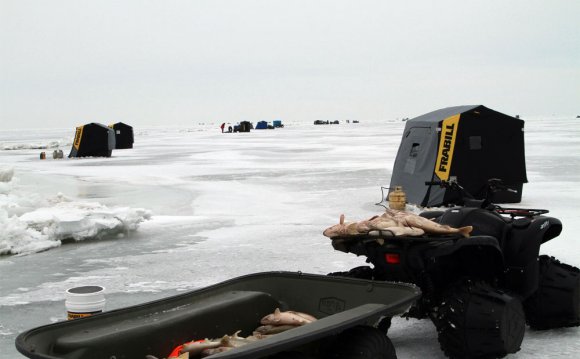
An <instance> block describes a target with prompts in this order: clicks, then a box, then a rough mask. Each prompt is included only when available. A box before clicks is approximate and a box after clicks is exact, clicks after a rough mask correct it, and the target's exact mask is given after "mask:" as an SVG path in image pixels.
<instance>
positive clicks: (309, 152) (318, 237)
mask: <svg viewBox="0 0 580 359" xmlns="http://www.w3.org/2000/svg"><path fill="white" fill-rule="evenodd" d="M404 125H405V123H404V122H401V121H391V122H365V121H361V123H359V124H352V123H351V124H344V123H343V124H340V125H328V126H314V125H312V124H310V123H308V124H306V123H291V122H285V127H284V128H282V129H275V130H254V131H252V132H250V133H235V134H221V133H220V130H219V127H218V126H219V123H216V124H196V125H192V126H191V127H190V128H146V129H138V128H137V129H135V140H136V142H135V148H134V149H131V150H114V151H113V156H112V157H111V158H75V159H67V158H65V159H61V160H55V159H52V158H51V156H47V159H46V160H39V152H40V151H41V150H40V149H37V148H36V146H37V145H39V144H40V145H48V144H50V143H52V142H53V141H58V142H59V143H66V144H68V145H69V146H70V142H71V141H72V137H73V136H74V129H73V130H70V129H64V130H50V131H40V130H39V131H36V132H34V134H31V133H30V131H27V132H26V133H25V136H26V137H23V136H21V135H22V133H20V132H18V131H0V148H6V146H8V147H10V148H19V149H15V150H12V149H11V150H0V164H1V165H0V167H1V168H2V170H0V179H2V180H1V181H0V198H2V199H1V201H2V202H0V203H2V204H0V224H1V225H2V228H0V243H5V242H6V238H8V237H6V236H8V235H12V236H13V237H12V242H11V243H20V244H21V245H23V244H24V243H26V238H27V237H26V236H27V235H30V236H33V235H36V236H38V238H32V237H31V238H30V243H40V241H41V240H42V238H47V237H48V236H53V237H51V238H53V239H50V240H49V241H50V243H52V244H54V243H58V241H59V240H58V239H57V238H61V236H62V234H63V233H65V232H66V230H67V228H69V227H67V226H68V225H69V224H71V223H72V228H74V229H82V230H81V231H79V232H78V233H80V234H79V235H80V236H81V237H82V236H83V234H84V233H86V234H92V235H91V236H89V237H91V239H89V240H83V241H74V240H73V241H70V242H69V241H65V244H64V245H60V246H58V247H55V248H52V249H50V250H45V251H42V252H33V253H29V254H27V255H4V256H0V273H1V276H0V358H5V357H6V358H8V357H10V358H17V357H21V356H20V355H19V354H18V353H17V352H16V350H15V349H14V339H15V337H16V336H17V335H18V333H20V332H22V331H24V330H26V329H29V328H32V327H35V326H39V325H43V324H48V323H51V322H54V321H58V320H64V319H65V317H66V313H65V308H64V291H65V290H66V289H67V288H70V287H72V286H77V285H102V286H104V287H105V288H106V289H107V293H106V298H107V307H106V309H107V310H111V309H115V308H119V307H122V306H127V305H133V304H138V303H142V302H144V301H148V300H153V299H157V298H161V297H166V296H170V295H173V294H176V293H178V292H181V291H185V290H190V289H193V288H199V287H201V286H206V285H209V284H212V283H216V282H219V281H222V280H225V279H228V278H232V277H236V276H238V275H242V274H246V273H253V272H259V271H267V270H290V271H298V270H300V271H303V272H311V273H321V274H324V273H328V272H333V271H340V270H346V269H349V268H352V267H355V266H358V265H363V264H365V263H364V258H357V257H355V256H354V255H350V254H346V253H342V252H337V251H334V250H333V249H332V247H331V245H330V242H329V240H328V239H327V238H326V237H324V236H322V231H323V230H324V229H325V228H327V227H328V226H330V225H332V224H335V223H337V222H338V218H339V215H340V214H341V213H344V214H345V215H346V217H347V219H348V218H350V219H352V220H358V219H364V218H368V217H370V216H372V215H374V214H378V213H380V211H381V207H378V206H376V205H375V203H376V202H379V201H380V200H381V191H380V187H381V186H388V184H389V182H390V175H391V168H392V166H393V161H394V158H395V155H396V152H397V149H398V146H399V143H400V139H401V135H402V130H403V128H404ZM525 136H526V137H525V138H526V158H527V170H528V179H529V183H528V184H525V185H524V192H523V201H522V203H521V204H518V206H520V207H532V208H548V209H550V215H552V216H554V217H556V218H559V219H560V220H562V222H563V223H564V229H563V232H562V234H561V235H560V236H559V237H558V238H555V239H554V240H552V241H550V242H548V243H546V244H544V245H543V246H542V248H541V252H542V253H546V254H551V255H554V256H556V257H558V258H559V259H561V260H562V261H563V262H567V263H570V264H573V265H576V266H579V265H580V250H579V249H580V238H579V236H578V235H577V234H578V232H579V230H580V224H579V223H578V214H579V213H580V210H579V209H578V203H579V201H580V189H579V188H578V184H579V183H580V157H579V153H580V121H578V120H577V119H573V118H563V119H562V118H549V119H529V120H528V119H526V135H525ZM62 149H63V151H64V152H65V153H68V149H67V148H64V147H63V148H62ZM1 213H3V214H1ZM147 218H149V219H147ZM117 221H125V222H124V223H125V226H124V227H122V228H117V229H116V230H115V231H113V232H111V233H109V230H111V228H115V225H116V224H118V222H117ZM137 224H138V227H137V228H136V229H135V227H136V226H137ZM96 228H101V229H102V230H103V231H104V232H103V233H107V235H104V236H99V235H94V233H92V232H91V231H93V230H95V229H96ZM129 229H135V230H129ZM74 232H75V233H77V232H76V231H74ZM71 233H72V232H71ZM43 236H47V237H43ZM64 237H73V238H74V236H73V235H72V234H68V235H64ZM95 237H96V238H95ZM83 238H85V237H83ZM45 249H46V248H45ZM393 323H394V324H393V327H392V329H391V331H390V332H389V336H390V337H391V339H392V340H393V342H394V344H395V346H396V348H397V354H398V356H399V358H443V354H442V353H441V352H440V350H439V345H438V343H437V333H436V331H435V328H434V327H433V325H432V324H431V323H430V322H429V321H426V320H424V321H417V320H409V321H407V320H404V319H395V320H394V322H393ZM579 334H580V329H579V328H570V329H561V330H555V331H547V332H533V331H529V330H528V331H527V332H526V337H525V339H524V343H523V345H522V350H521V351H520V352H518V353H517V354H515V355H511V356H509V357H510V358H532V357H534V358H535V357H562V358H570V357H580V341H579V340H578V335H579Z"/></svg>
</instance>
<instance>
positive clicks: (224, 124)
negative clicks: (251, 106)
mask: <svg viewBox="0 0 580 359" xmlns="http://www.w3.org/2000/svg"><path fill="white" fill-rule="evenodd" d="M225 127H226V123H225V122H224V123H222V125H221V126H220V128H221V129H222V133H224V128H225Z"/></svg>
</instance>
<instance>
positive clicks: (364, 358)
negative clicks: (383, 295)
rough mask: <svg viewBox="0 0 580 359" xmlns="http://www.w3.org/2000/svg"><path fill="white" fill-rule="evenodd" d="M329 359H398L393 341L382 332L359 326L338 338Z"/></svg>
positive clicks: (346, 331)
mask: <svg viewBox="0 0 580 359" xmlns="http://www.w3.org/2000/svg"><path fill="white" fill-rule="evenodd" d="M326 358H327V359H397V354H396V353H395V347H394V346H393V343H391V340H390V339H389V338H388V337H387V336H386V335H385V334H384V333H383V332H381V331H380V330H378V329H376V328H373V327H369V326H357V327H353V328H350V329H347V330H345V331H344V332H342V333H340V334H339V335H338V337H337V340H336V343H335V345H334V347H333V349H332V351H331V352H330V355H329V356H328V357H326Z"/></svg>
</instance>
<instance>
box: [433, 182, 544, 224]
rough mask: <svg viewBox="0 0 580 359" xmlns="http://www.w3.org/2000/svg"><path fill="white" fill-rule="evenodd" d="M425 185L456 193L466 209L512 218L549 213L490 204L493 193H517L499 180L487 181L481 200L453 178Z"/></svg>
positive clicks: (542, 210)
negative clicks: (479, 209) (481, 209)
mask: <svg viewBox="0 0 580 359" xmlns="http://www.w3.org/2000/svg"><path fill="white" fill-rule="evenodd" d="M425 185H426V186H440V187H442V188H447V189H451V190H454V191H456V192H457V193H459V196H460V197H461V201H462V202H463V203H460V204H463V205H465V206H467V207H480V208H486V209H488V210H491V211H495V212H497V213H499V214H504V215H509V216H511V217H512V218H514V217H535V216H539V215H542V214H546V213H548V212H549V211H548V210H547V209H524V208H502V207H501V206H498V205H496V204H493V203H491V197H492V196H493V194H494V193H495V192H499V191H507V192H511V193H518V191H516V190H514V189H512V188H509V187H507V186H506V185H504V184H503V181H502V180H501V179H499V178H490V179H488V180H487V185H486V187H487V189H486V191H485V198H484V199H482V200H479V199H476V198H475V197H473V195H472V194H471V193H469V191H467V190H466V189H465V188H463V187H461V186H460V185H459V183H457V179H456V178H455V177H451V178H450V180H448V181H426V182H425Z"/></svg>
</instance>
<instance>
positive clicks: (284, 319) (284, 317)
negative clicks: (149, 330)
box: [146, 308, 316, 359]
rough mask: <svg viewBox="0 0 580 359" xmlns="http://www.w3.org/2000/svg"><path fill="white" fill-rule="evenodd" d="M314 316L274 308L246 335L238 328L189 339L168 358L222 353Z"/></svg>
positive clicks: (151, 357) (313, 318) (286, 328)
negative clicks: (242, 335) (201, 337)
mask: <svg viewBox="0 0 580 359" xmlns="http://www.w3.org/2000/svg"><path fill="white" fill-rule="evenodd" d="M315 320H316V318H315V317H313V316H312V315H310V314H306V313H301V312H295V311H292V310H289V311H284V312H282V311H280V309H279V308H276V310H275V311H274V313H271V314H268V315H266V316H265V317H263V318H262V319H261V320H260V324H261V325H260V326H259V327H258V328H256V330H254V332H253V334H252V335H250V336H248V337H245V338H244V337H241V336H239V335H238V334H239V333H240V332H241V330H238V331H237V332H235V333H234V334H232V335H224V336H223V337H222V338H220V339H203V340H196V341H191V342H189V343H185V344H183V345H182V346H180V347H178V348H179V349H177V348H176V349H177V350H174V353H172V354H171V355H170V356H169V357H168V359H172V358H178V359H189V358H205V357H208V356H210V355H213V354H217V353H222V352H225V351H228V350H232V349H233V348H237V347H240V346H243V345H246V344H248V343H252V342H255V341H257V340H260V339H264V338H268V337H270V336H272V335H274V334H278V333H282V332H284V331H287V330H289V329H293V328H296V327H299V326H302V325H304V324H308V323H312V322H313V321H315ZM146 359H157V358H156V357H154V356H152V355H147V356H146Z"/></svg>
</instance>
